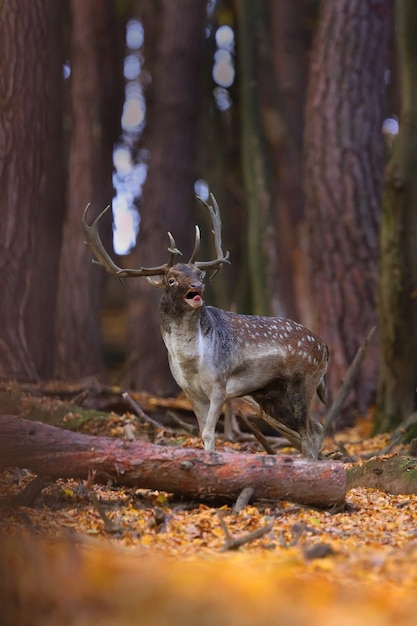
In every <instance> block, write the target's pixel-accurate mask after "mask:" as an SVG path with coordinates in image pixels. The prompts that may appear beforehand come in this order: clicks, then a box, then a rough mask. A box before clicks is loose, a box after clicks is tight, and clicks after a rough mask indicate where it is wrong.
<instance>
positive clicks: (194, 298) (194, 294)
mask: <svg viewBox="0 0 417 626" xmlns="http://www.w3.org/2000/svg"><path fill="white" fill-rule="evenodd" d="M202 294H203V290H202V289H190V291H187V293H186V294H185V296H184V300H185V301H186V302H187V304H189V305H190V306H192V307H196V308H197V307H199V306H201V304H202V302H203V299H202V297H201V296H202Z"/></svg>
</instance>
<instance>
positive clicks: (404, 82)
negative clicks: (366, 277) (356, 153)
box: [375, 0, 417, 431]
mask: <svg viewBox="0 0 417 626" xmlns="http://www.w3.org/2000/svg"><path fill="white" fill-rule="evenodd" d="M416 24H417V5H416V3H415V2H413V1H412V0H399V1H398V3H397V45H398V50H399V55H400V58H399V65H400V76H401V95H402V99H401V101H402V107H401V115H400V132H399V135H398V137H396V138H395V139H394V145H393V150H392V155H391V158H390V161H389V164H388V167H387V172H386V186H385V198H384V203H383V213H382V224H381V258H380V274H381V276H380V284H379V291H378V294H379V303H378V304H379V307H378V316H379V327H380V333H381V369H380V376H379V389H378V402H377V412H376V415H375V429H376V430H378V431H384V430H390V429H391V428H393V427H395V426H396V425H398V424H399V423H400V422H401V421H402V420H403V419H404V418H406V417H407V416H408V415H409V414H411V413H412V412H413V411H415V410H416V408H417V394H416V386H417V181H416V176H415V173H416V169H417V41H416V37H415V25H416Z"/></svg>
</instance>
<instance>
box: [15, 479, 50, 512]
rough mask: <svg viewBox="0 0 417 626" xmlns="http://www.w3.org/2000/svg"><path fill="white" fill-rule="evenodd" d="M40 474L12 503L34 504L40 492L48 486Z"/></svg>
mask: <svg viewBox="0 0 417 626" xmlns="http://www.w3.org/2000/svg"><path fill="white" fill-rule="evenodd" d="M48 484H49V483H48V482H46V481H45V480H44V479H43V478H41V477H40V476H36V477H35V478H33V480H31V481H30V483H28V484H27V485H26V487H25V488H24V489H23V490H22V491H21V492H20V493H18V494H17V495H16V496H14V498H13V499H12V504H14V505H16V506H32V504H33V503H34V502H35V500H36V498H37V497H38V496H39V494H40V493H41V492H42V491H43V490H44V489H45V487H47V486H48Z"/></svg>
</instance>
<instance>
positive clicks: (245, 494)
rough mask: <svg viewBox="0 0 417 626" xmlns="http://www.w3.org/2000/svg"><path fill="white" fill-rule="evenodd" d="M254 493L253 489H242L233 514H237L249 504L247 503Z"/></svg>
mask: <svg viewBox="0 0 417 626" xmlns="http://www.w3.org/2000/svg"><path fill="white" fill-rule="evenodd" d="M254 493H255V489H253V487H245V488H244V489H242V491H241V492H240V494H239V496H238V498H237V500H236V502H235V505H234V507H233V513H239V512H240V511H241V510H242V509H244V508H245V506H246V505H247V504H249V501H250V499H251V498H252V496H253V494H254Z"/></svg>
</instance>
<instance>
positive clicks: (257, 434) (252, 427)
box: [238, 411, 275, 454]
mask: <svg viewBox="0 0 417 626" xmlns="http://www.w3.org/2000/svg"><path fill="white" fill-rule="evenodd" d="M238 415H239V417H240V419H241V420H242V422H243V423H244V424H245V426H246V428H249V430H250V431H251V433H252V434H253V435H254V437H255V438H256V439H257V440H258V441H259V443H260V444H261V446H263V448H264V449H265V451H266V452H267V453H268V454H275V450H274V449H273V447H272V446H271V444H270V443H269V441H268V440H267V438H266V437H265V435H263V434H262V433H261V431H260V430H259V429H258V428H256V426H255V424H252V422H251V421H250V420H248V418H247V417H246V415H244V414H243V413H242V412H241V411H239V412H238Z"/></svg>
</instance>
